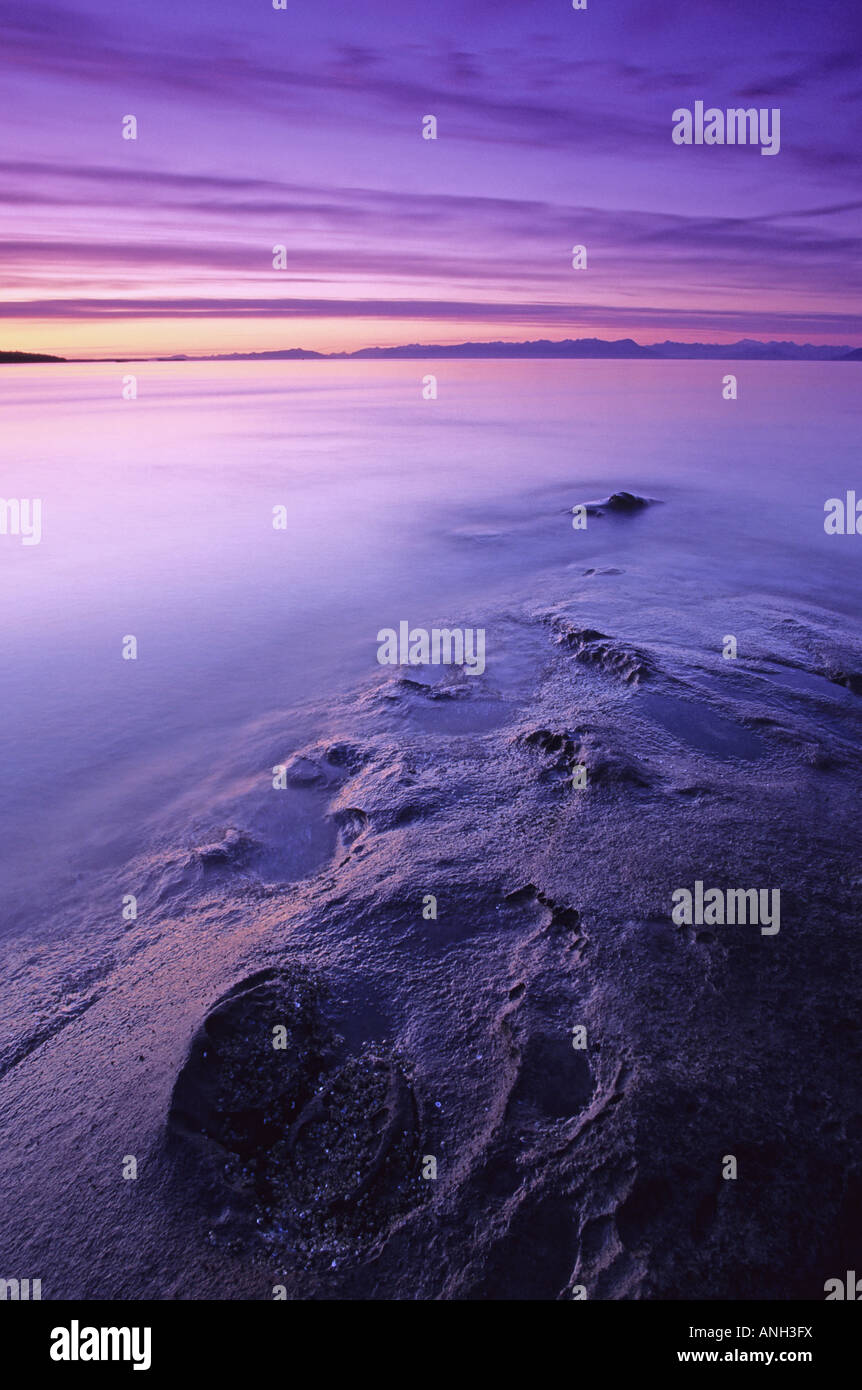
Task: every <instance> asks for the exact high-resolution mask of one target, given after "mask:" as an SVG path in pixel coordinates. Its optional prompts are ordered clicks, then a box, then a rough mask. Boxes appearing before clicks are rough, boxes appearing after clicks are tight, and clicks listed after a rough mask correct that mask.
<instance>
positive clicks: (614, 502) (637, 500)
mask: <svg viewBox="0 0 862 1390" xmlns="http://www.w3.org/2000/svg"><path fill="white" fill-rule="evenodd" d="M650 501H651V499H650V498H649V497H638V496H636V494H635V493H633V492H613V493H611V495H610V497H609V498H608V500H607V502H605V504H604V505H605V506H606V507H607V509H608V511H609V512H639V511H640V509H641V507H648V506H649V505H650Z"/></svg>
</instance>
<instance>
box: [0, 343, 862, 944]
mask: <svg viewBox="0 0 862 1390" xmlns="http://www.w3.org/2000/svg"><path fill="white" fill-rule="evenodd" d="M429 371H433V372H434V373H435V375H436V376H437V379H438V397H437V399H436V400H425V399H424V398H423V390H422V378H423V376H424V375H425V374H426V373H427V372H429ZM729 371H733V372H735V373H736V374H737V376H738V380H739V399H738V400H736V401H730V402H729V401H725V400H724V399H723V398H722V378H723V376H724V374H725V373H726V372H729ZM132 373H133V374H134V375H135V376H136V377H137V389H138V396H137V399H136V400H132V401H127V400H124V399H123V395H122V388H123V378H124V377H126V376H127V375H129V374H132ZM0 418H2V430H0V478H2V495H3V496H4V497H6V498H12V497H19V498H24V497H27V498H36V497H38V498H41V500H42V512H43V522H42V540H41V542H40V544H38V545H35V546H25V545H23V544H22V543H21V540H20V539H19V538H17V537H14V536H4V537H0V575H2V583H0V624H2V652H3V660H2V667H0V708H2V722H0V780H2V810H0V844H2V846H3V856H2V859H3V864H2V869H0V899H2V901H3V904H4V911H3V914H2V918H0V933H2V932H3V931H7V932H8V931H9V930H10V929H11V928H14V929H15V931H16V933H18V934H20V933H21V932H24V933H25V934H27V935H32V937H33V939H34V940H37V939H38V938H39V934H40V933H42V932H44V931H50V930H51V926H52V923H53V922H54V920H55V918H56V912H55V909H56V906H57V904H58V903H59V902H62V901H64V900H65V899H67V898H68V894H69V893H70V892H75V893H79V892H86V880H87V875H88V873H90V872H92V871H94V870H96V871H100V872H102V871H105V870H108V871H111V870H117V871H119V872H121V871H122V866H123V863H124V861H125V860H126V859H127V858H129V857H131V856H134V855H136V854H137V853H139V852H141V851H142V850H143V849H144V848H145V847H146V842H147V838H148V836H151V835H153V834H154V833H155V831H156V828H157V827H158V829H159V830H160V831H162V832H163V831H164V829H165V827H166V825H167V824H168V823H170V822H171V821H173V822H174V823H175V825H176V826H177V828H178V829H179V828H180V827H181V826H182V825H183V824H184V823H185V822H187V821H189V820H190V819H191V818H193V816H194V814H195V813H196V812H197V811H200V809H201V800H202V798H203V797H204V795H205V791H204V789H205V788H211V787H213V786H217V784H218V777H219V770H220V768H222V767H225V768H227V767H231V771H232V774H233V773H235V772H236V768H235V767H233V766H232V761H233V760H232V752H233V750H232V741H233V740H234V736H235V734H236V731H237V730H238V729H240V728H241V727H244V726H245V727H247V726H248V725H249V724H250V723H253V722H254V721H255V720H260V719H265V718H266V717H267V716H269V715H276V714H277V715H278V716H279V717H280V718H281V719H282V721H283V727H285V728H286V729H287V730H292V728H293V726H294V725H295V740H296V742H297V743H299V742H301V741H302V740H303V739H304V738H306V737H308V736H311V735H312V734H313V732H314V730H313V710H314V702H315V700H316V699H318V698H324V697H326V698H331V697H332V696H333V694H335V693H337V692H338V691H339V690H340V689H344V690H347V689H348V688H350V687H352V686H353V685H355V684H356V683H357V682H358V681H361V680H362V679H363V678H364V677H366V676H368V675H369V674H371V673H373V672H374V671H375V670H376V669H377V665H376V652H377V641H376V637H377V632H378V630H379V629H381V628H383V627H397V625H398V623H399V622H400V621H401V620H404V619H406V620H408V621H409V622H410V623H411V625H413V626H424V627H431V626H433V625H434V624H435V623H438V622H440V621H447V622H450V623H453V624H457V625H460V626H465V627H468V626H469V627H483V626H484V627H486V629H487V653H488V655H487V660H488V669H489V672H491V673H493V672H494V670H495V663H499V662H500V661H501V660H502V658H503V651H504V648H505V643H504V641H503V639H502V637H501V639H500V641H499V642H498V643H497V644H496V646H495V634H494V623H493V614H494V612H495V611H498V610H499V604H500V603H501V602H502V601H504V600H505V598H506V596H510V597H511V598H512V600H513V601H514V600H515V599H517V598H518V597H519V596H520V597H527V596H529V594H530V591H531V588H532V586H533V584H534V582H535V579H536V577H537V576H538V575H539V573H540V572H542V571H547V570H551V569H553V568H555V567H559V566H560V565H563V566H564V567H565V568H566V571H567V572H570V573H571V574H572V575H573V576H580V575H582V574H583V573H584V571H586V570H588V569H591V568H593V569H597V570H601V569H602V567H603V566H604V567H605V568H611V569H612V568H617V569H621V570H622V571H623V572H622V573H619V574H618V575H617V576H615V577H614V578H615V583H614V584H611V583H610V582H609V581H608V580H606V582H605V586H604V592H603V598H604V601H605V611H607V605H608V604H612V605H613V604H614V603H616V619H617V628H616V630H617V632H618V633H619V635H622V636H623V637H624V636H625V635H626V633H627V631H628V632H630V633H631V634H632V635H637V636H638V637H640V638H653V637H663V638H667V637H668V636H671V637H672V635H673V630H674V624H675V616H674V615H675V613H676V612H677V611H678V609H679V606H680V605H681V604H682V605H686V606H687V607H688V609H689V610H690V611H691V610H692V609H696V606H697V601H698V596H699V595H703V597H704V598H706V597H708V598H709V599H710V600H714V599H716V598H720V597H722V596H725V597H726V599H727V619H726V623H725V624H724V626H725V627H726V631H727V632H728V633H735V635H736V636H737V638H738V639H739V641H740V644H741V646H742V648H743V650H744V641H745V634H744V633H742V632H739V633H737V632H736V627H735V623H734V604H735V602H736V600H737V599H738V598H739V597H740V596H742V595H746V596H751V595H755V596H761V595H762V596H764V598H765V599H766V600H767V601H769V602H770V603H773V604H778V605H779V606H780V605H781V604H786V605H787V609H788V612H790V611H791V610H792V609H793V605H794V603H795V601H797V600H803V601H804V602H806V603H807V604H812V605H814V606H816V607H822V608H824V609H826V610H829V611H831V612H834V613H836V614H844V615H847V616H848V617H849V616H851V615H852V614H853V613H854V612H858V607H859V599H860V591H862V580H860V575H862V538H860V537H856V536H847V537H829V536H826V535H825V533H824V529H823V516H824V511H823V507H824V502H825V501H826V499H827V498H830V497H833V496H843V495H844V493H845V491H846V490H847V488H849V487H853V486H854V485H857V484H859V483H860V481H862V480H860V474H859V439H860V433H861V432H862V430H861V429H860V427H862V392H860V390H859V368H858V364H853V363H826V364H821V363H808V362H806V363H798V364H797V363H793V364H791V363H787V364H784V363H738V364H735V365H734V364H733V363H710V362H703V363H701V362H697V363H694V362H693V363H682V362H659V363H645V362H613V363H602V362H590V361H581V362H554V361H547V362H544V361H540V362H517V361H516V362H492V363H488V362H437V363H435V362H429V363H413V362H409V363H391V362H390V363H371V362H367V363H362V364H356V363H337V362H324V363H314V362H309V363H282V362H272V363H265V364H259V363H248V362H245V363H158V364H156V363H140V364H114V363H106V364H98V365H75V364H67V365H56V366H55V365H44V366H9V367H6V368H5V369H4V370H3V374H2V377H0ZM621 488H625V489H630V490H631V491H633V492H635V493H638V494H640V495H642V496H644V497H647V498H654V499H656V500H657V501H658V502H660V503H661V505H660V506H654V507H651V508H649V509H647V510H645V511H644V512H643V513H641V514H638V515H635V516H631V517H616V516H611V515H608V516H606V517H605V518H597V519H594V518H590V521H589V524H588V527H587V529H586V531H579V530H574V529H573V527H572V524H571V508H572V506H573V505H574V504H576V503H578V502H583V501H590V500H595V499H601V498H604V497H607V495H608V494H609V493H612V492H614V491H615V490H618V489H621ZM859 491H860V495H862V487H860V488H859ZM277 506H283V507H284V508H286V515H287V522H286V528H285V529H275V528H274V526H273V508H275V507H277ZM623 541H624V553H625V563H624V565H623V566H620V565H619V560H620V554H621V551H620V546H621V542H623ZM561 597H562V595H561ZM586 616H589V615H586ZM659 629H663V630H661V631H659ZM127 635H133V636H135V637H136V639H137V644H138V656H137V660H135V661H129V660H124V659H123V657H122V647H123V639H124V638H125V637H126V636H127ZM724 635H725V634H724V633H716V639H715V640H716V643H717V644H720V643H721V641H722V639H723V637H724ZM247 771H248V772H249V775H253V774H255V773H256V772H257V771H259V769H253V768H249V769H247ZM262 775H266V769H264V770H263V774H262Z"/></svg>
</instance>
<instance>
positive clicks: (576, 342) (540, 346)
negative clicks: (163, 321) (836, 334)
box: [159, 338, 862, 362]
mask: <svg viewBox="0 0 862 1390" xmlns="http://www.w3.org/2000/svg"><path fill="white" fill-rule="evenodd" d="M431 357H442V358H458V357H460V358H506V357H513V358H515V357H517V358H529V357H535V358H554V357H596V358H619V359H622V358H641V357H645V358H654V359H662V358H663V359H666V360H671V359H694V360H697V359H710V358H711V359H733V360H735V361H739V360H740V359H742V360H747V361H769V362H806V361H807V362H831V361H846V360H855V361H860V360H862V348H856V349H851V348H850V347H849V346H848V345H847V344H844V345H843V346H834V345H832V344H830V345H828V346H826V347H818V346H815V345H814V344H813V343H787V342H784V343H776V342H770V343H761V342H759V341H758V340H757V339H755V338H742V339H741V340H740V341H739V342H738V343H673V342H665V343H652V344H650V346H649V347H642V346H641V344H640V343H636V342H635V341H634V339H633V338H619V339H617V340H615V341H612V342H609V341H607V340H606V339H604V338H564V339H563V340H562V341H561V342H551V341H549V340H548V339H547V338H539V339H538V340H536V341H534V342H526V343H456V344H448V345H447V344H441V343H432V344H429V343H407V344H404V345H402V346H400V347H371V348H359V349H358V351H356V352H312V351H310V350H308V349H306V348H287V349H285V350H284V351H280V352H279V351H275V352H230V353H218V354H216V355H215V356H213V357H209V358H191V357H186V356H181V357H169V358H161V359H159V360H160V361H168V362H188V361H212V362H281V361H285V362H289V361H312V360H315V359H317V360H324V359H326V360H334V359H339V360H342V361H345V360H353V359H360V360H361V359H369V358H370V359H379V358H384V359H396V360H411V359H417V358H418V359H422V358H431Z"/></svg>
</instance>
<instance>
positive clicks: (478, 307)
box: [0, 0, 862, 356]
mask: <svg viewBox="0 0 862 1390" xmlns="http://www.w3.org/2000/svg"><path fill="white" fill-rule="evenodd" d="M0 36H2V45H0V69H2V89H3V109H4V116H5V119H4V121H3V122H2V124H0V172H2V186H3V189H4V193H5V197H4V216H3V227H2V234H0V257H2V280H3V302H2V304H0V318H2V319H3V320H4V322H3V323H2V324H0V347H10V348H11V347H26V348H30V349H34V350H42V351H56V352H60V353H68V354H69V355H71V356H75V355H90V354H92V355H96V356H98V355H108V354H112V353H119V354H126V353H128V354H131V353H134V352H141V353H150V352H185V351H187V352H210V351H211V352H219V351H232V350H246V349H251V350H254V349H268V348H269V349H272V348H286V347H293V346H300V345H301V346H306V347H312V348H318V349H321V350H327V349H339V348H352V347H360V346H365V345H367V344H370V343H397V342H410V341H424V342H453V341H461V340H463V339H465V338H473V339H489V338H505V339H519V338H525V337H534V338H535V337H555V338H562V337H570V336H574V337H577V336H602V337H626V336H632V337H635V338H636V339H638V340H639V341H641V342H649V341H655V340H660V339H664V338H668V337H670V338H681V339H701V340H711V341H729V340H732V339H734V338H738V337H742V336H749V337H766V338H776V337H777V338H785V337H786V338H790V337H793V338H796V339H797V340H800V341H803V340H805V341H812V342H830V341H832V342H850V343H858V342H860V341H862V335H860V332H859V328H860V301H862V296H860V282H862V272H860V255H859V251H860V247H859V233H860V209H862V180H860V164H862V9H860V0H820V3H818V4H816V5H815V4H810V5H809V4H793V3H790V0H756V3H755V2H754V0H689V2H688V3H680V0H656V2H655V3H650V2H649V0H588V9H587V10H586V11H574V10H573V9H572V8H571V3H570V0H495V2H494V3H492V0H457V3H452V0H435V3H434V4H428V3H418V0H397V3H396V0H364V3H350V4H348V3H343V0H322V3H316V4H310V3H308V0H288V9H287V10H286V11H276V10H274V9H273V8H272V0H182V3H178V0H146V3H143V2H142V0H65V2H64V0H57V2H56V3H48V4H41V3H38V0H27V3H26V4H22V3H20V0H14V3H8V2H7V0H0ZM698 99H701V100H704V101H705V102H706V103H707V105H714V106H717V107H721V108H726V107H728V106H746V107H749V106H757V107H760V106H764V107H769V108H772V107H780V109H781V152H780V154H778V155H777V156H775V157H764V156H762V155H761V154H760V151H759V148H757V147H756V146H755V147H729V146H711V147H707V146H700V147H697V146H690V147H680V146H676V145H674V143H673V142H672V140H671V128H672V113H673V111H674V110H675V109H676V108H677V107H693V105H694V102H695V101H696V100H698ZM129 114H133V115H135V116H136V118H137V121H138V139H137V140H136V141H130V140H123V139H122V119H123V117H124V116H126V115H129ZM428 114H433V115H435V116H436V117H437V119H438V123H439V138H438V139H437V140H436V141H426V140H423V139H422V137H421V123H422V117H423V116H425V115H428ZM10 116H14V120H10ZM575 243H583V244H584V245H586V247H587V252H588V269H587V270H586V271H581V272H576V271H573V270H572V268H571V248H572V246H573V245H574V244H575ZM276 244H283V245H284V246H285V247H286V248H287V269H286V270H283V271H276V270H274V269H273V268H272V248H273V246H274V245H276Z"/></svg>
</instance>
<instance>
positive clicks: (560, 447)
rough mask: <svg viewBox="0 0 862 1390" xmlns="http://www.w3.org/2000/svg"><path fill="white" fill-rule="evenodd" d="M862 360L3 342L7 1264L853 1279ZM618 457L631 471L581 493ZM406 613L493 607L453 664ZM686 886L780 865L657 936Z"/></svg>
mask: <svg viewBox="0 0 862 1390" xmlns="http://www.w3.org/2000/svg"><path fill="white" fill-rule="evenodd" d="M429 371H433V372H434V374H435V375H436V376H437V379H438V396H437V399H436V400H425V399H424V398H423V392H422V378H423V377H424V376H426V375H427V374H428V372H429ZM728 372H735V374H736V375H737V376H738V379H739V399H738V400H737V401H732V402H731V401H724V400H723V398H722V389H721V388H722V378H723V377H724V376H725V375H726V374H727V373H728ZM858 372H859V366H858V364H854V363H824V364H811V363H804V364H803V363H800V364H782V363H757V364H750V363H740V364H736V365H734V364H733V363H678V362H673V363H670V362H657V363H647V362H614V363H612V364H610V363H598V362H529V363H522V362H502V363H500V362H494V363H486V362H482V363H460V362H459V363H447V362H438V363H434V362H428V363H389V362H387V363H366V362H363V363H361V364H357V363H333V362H322V363H314V362H312V363H268V364H264V365H260V364H257V363H239V364H237V363H210V364H195V363H166V364H138V365H136V364H100V365H97V366H94V365H56V366H53V365H52V366H32V367H30V366H21V367H7V368H5V370H2V372H0V414H2V423H3V429H2V431H0V452H2V469H0V477H2V481H3V486H2V489H0V494H2V495H3V496H4V497H5V498H7V499H10V498H11V499H14V498H18V499H21V498H30V499H33V498H39V499H41V502H42V512H43V517H42V538H41V540H40V543H39V544H38V545H30V546H26V545H23V544H22V541H21V538H20V537H18V536H13V535H5V536H0V566H2V585H0V621H2V643H3V645H2V654H3V660H2V663H0V711H1V712H2V717H0V779H2V796H0V846H2V854H0V903H2V912H0V991H2V995H3V1000H4V1007H3V1010H2V1019H0V1136H2V1142H0V1192H2V1193H3V1222H2V1223H0V1272H5V1273H6V1274H9V1275H14V1276H16V1277H21V1278H40V1279H41V1280H42V1281H43V1294H42V1296H43V1298H45V1299H50V1298H63V1297H65V1298H75V1299H80V1298H132V1299H137V1298H151V1297H154V1298H169V1299H188V1298H212V1297H219V1298H222V1297H225V1296H228V1297H232V1298H246V1299H261V1298H263V1299H266V1300H269V1299H271V1297H272V1292H273V1287H274V1286H277V1285H280V1286H284V1287H285V1288H286V1289H288V1290H289V1297H290V1298H292V1299H294V1298H295V1299H305V1298H327V1299H328V1298H333V1297H337V1298H351V1299H369V1298H370V1299H389V1298H403V1297H409V1298H418V1299H426V1298H427V1299H439V1298H446V1299H487V1298H507V1299H511V1298H528V1299H536V1298H543V1299H544V1298H548V1299H569V1298H571V1296H572V1289H573V1288H574V1287H576V1286H582V1287H584V1288H586V1289H588V1290H589V1297H590V1298H598V1299H631V1298H668V1299H678V1298H680V1297H690V1296H691V1291H692V1290H693V1289H694V1290H697V1291H698V1293H699V1295H700V1296H701V1297H703V1298H708V1299H720V1298H728V1297H733V1298H740V1297H741V1298H751V1299H760V1298H764V1297H777V1298H782V1299H784V1298H790V1297H801V1298H817V1299H821V1298H822V1291H823V1287H824V1281H825V1280H826V1279H827V1278H828V1277H831V1276H833V1275H835V1273H836V1272H837V1271H841V1270H844V1269H846V1268H852V1267H853V1266H852V1262H853V1260H854V1259H855V1258H856V1253H855V1252H857V1251H858V1248H859V1241H860V1239H862V1229H860V1225H859V1211H860V1209H862V1207H860V1194H862V1128H860V1117H859V1104H858V1082H857V1079H856V1078H857V1077H858V1074H859V1068H860V1065H862V1034H860V1031H859V1026H858V1020H859V1016H860V1007H859V1002H860V999H862V971H860V963H859V948H858V943H859V932H860V929H862V923H860V918H859V906H858V898H859V894H858V888H859V867H858V866H859V844H860V837H859V830H858V811H857V807H858V804H859V797H860V795H862V754H860V749H862V643H860V639H859V625H858V614H859V608H860V597H862V592H860V591H862V583H860V563H862V558H860V557H862V538H860V537H859V536H855V535H853V536H827V535H826V534H825V531H824V526H823V521H824V503H825V502H826V501H827V499H829V498H832V497H842V496H843V495H844V494H845V492H846V491H847V490H848V489H855V490H856V491H857V492H858V493H860V495H862V486H860V483H862V479H860V475H859V468H858V464H859V449H858V445H859V439H860V425H862V393H860V392H859V389H858V384H859V376H858ZM131 374H134V375H136V376H137V379H138V396H137V399H136V400H130V401H126V400H124V399H123V397H122V386H123V377H125V376H128V375H131ZM621 489H625V490H628V491H630V492H631V493H634V494H636V495H637V496H639V497H640V498H642V499H645V500H648V501H649V505H644V506H642V507H639V508H636V509H634V510H623V511H619V510H614V509H613V508H608V507H607V506H603V505H600V506H598V507H594V508H592V509H591V511H590V512H589V515H588V524H587V527H586V530H580V529H575V528H573V526H572V508H573V507H574V506H576V505H577V504H579V503H591V502H592V503H602V502H603V501H604V500H605V499H607V498H608V497H609V496H610V495H611V494H613V493H616V492H618V491H620V490H621ZM274 508H284V509H285V511H284V514H285V516H286V526H285V527H284V528H278V529H277V528H275V527H274V526H273V509H274ZM404 621H406V622H408V623H409V624H410V625H411V627H414V628H415V627H424V628H430V627H433V626H438V625H445V626H447V627H471V628H484V629H485V631H486V654H487V669H486V671H485V672H484V673H483V674H482V675H477V676H475V677H470V676H467V675H464V674H463V673H461V672H457V671H453V670H451V669H448V668H446V669H441V668H439V667H437V668H425V669H419V668H411V669H410V670H409V671H406V672H405V671H401V670H398V669H395V668H391V667H386V668H384V667H381V666H380V665H378V663H377V650H378V641H377V635H378V632H379V631H380V630H381V629H383V628H397V627H398V625H399V623H401V622H404ZM131 637H134V638H135V639H136V640H137V658H136V660H124V659H123V655H122V652H123V644H124V642H125V641H126V640H127V639H129V638H131ZM731 637H733V638H734V639H735V641H736V645H737V656H736V658H735V659H724V656H723V651H724V650H725V649H726V648H727V646H728V643H729V639H730V638H731ZM280 766H283V767H284V768H285V774H284V775H285V781H286V783H287V785H286V786H284V788H283V789H282V788H279V789H278V790H275V789H274V788H273V782H272V774H273V768H274V767H280ZM584 769H586V772H587V780H586V782H584V781H579V780H578V779H579V778H580V775H581V773H583V771H584ZM698 881H705V882H707V883H709V884H720V885H726V886H728V887H734V886H736V887H742V888H743V889H748V888H749V887H752V886H760V887H761V888H763V887H768V888H770V889H771V890H772V891H773V892H774V893H778V892H780V894H781V927H780V933H778V934H775V935H763V934H762V933H761V931H760V930H759V929H758V926H757V924H755V923H749V922H746V923H734V924H726V925H723V926H710V927H708V928H707V929H705V930H704V929H702V926H701V924H685V923H683V924H679V923H676V922H675V921H674V920H672V917H671V905H672V903H673V901H675V899H674V896H673V895H674V893H675V892H676V891H677V890H678V889H679V888H680V887H681V886H685V885H693V884H695V883H696V882H698ZM428 895H431V899H432V900H433V902H434V904H435V907H434V913H436V915H433V914H432V915H430V916H428V915H426V913H425V906H426V904H427V903H428V901H429V898H428ZM132 898H133V899H134V900H135V906H136V913H135V914H134V915H131V916H130V915H129V912H128V911H126V912H125V913H124V909H128V908H129V903H130V899H132ZM775 901H777V899H775ZM274 1021H275V1022H277V1023H281V1024H282V1025H283V1026H285V1027H286V1028H287V1029H288V1032H289V1034H290V1039H291V1041H290V1046H289V1047H288V1048H287V1050H286V1051H284V1052H275V1051H274V1050H273V1048H272V1047H271V1045H270V1044H271V1037H272V1025H273V1022H274ZM573 1024H578V1025H583V1027H584V1028H585V1029H586V1030H587V1036H588V1039H589V1045H588V1048H587V1049H586V1051H577V1050H574V1049H573V1047H572V1045H571V1042H572V1027H573ZM327 1097H328V1098H329V1099H327ZM336 1102H337V1103H336ZM273 1116H275V1117H277V1119H276V1121H273V1120H272V1117H273ZM237 1125H238V1126H239V1128H238V1129H237V1128H236V1126H237ZM726 1153H734V1154H736V1155H738V1156H739V1158H740V1165H741V1173H742V1174H743V1176H744V1182H740V1184H739V1188H740V1199H739V1200H733V1199H732V1198H733V1197H735V1193H734V1194H729V1193H728V1192H727V1191H726V1189H727V1188H728V1187H729V1186H735V1184H724V1183H723V1181H722V1178H721V1175H720V1173H719V1169H718V1166H717V1165H718V1156H720V1155H723V1154H726ZM130 1155H131V1156H134V1157H135V1159H136V1162H137V1163H138V1164H139V1165H140V1166H139V1174H138V1180H137V1181H135V1182H131V1181H126V1180H125V1173H124V1171H123V1165H125V1163H126V1160H127V1158H128V1156H130ZM427 1155H433V1156H435V1158H436V1160H437V1161H438V1164H439V1180H438V1181H437V1182H434V1183H432V1182H430V1181H428V1182H426V1181H425V1180H424V1178H423V1176H422V1174H421V1170H420V1160H421V1161H422V1162H423V1163H424V1161H425V1158H424V1156H427ZM812 1175H816V1179H814V1178H812ZM812 1191H814V1192H815V1198H816V1200H812V1195H811V1194H812ZM429 1249H433V1250H434V1258H433V1259H429V1258H428V1257H427V1254H428V1251H429ZM525 1251H527V1252H528V1257H526V1258H525Z"/></svg>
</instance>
